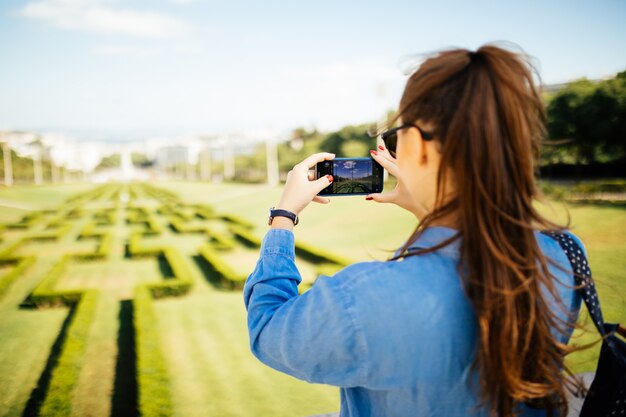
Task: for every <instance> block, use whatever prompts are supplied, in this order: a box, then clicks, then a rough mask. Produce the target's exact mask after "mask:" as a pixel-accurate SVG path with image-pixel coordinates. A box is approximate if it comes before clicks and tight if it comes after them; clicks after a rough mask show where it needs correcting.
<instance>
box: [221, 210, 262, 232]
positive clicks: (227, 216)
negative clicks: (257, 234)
mask: <svg viewBox="0 0 626 417" xmlns="http://www.w3.org/2000/svg"><path fill="white" fill-rule="evenodd" d="M219 218H220V219H222V220H225V221H227V222H229V223H233V224H236V225H239V226H241V227H245V228H246V229H254V225H253V224H252V223H250V222H249V221H247V220H246V219H244V218H241V217H239V216H235V215H234V214H221V215H220V216H219Z"/></svg>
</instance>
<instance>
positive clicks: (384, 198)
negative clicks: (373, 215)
mask: <svg viewBox="0 0 626 417" xmlns="http://www.w3.org/2000/svg"><path fill="white" fill-rule="evenodd" d="M370 153H371V154H372V158H374V160H375V161H376V162H378V163H379V164H380V165H382V167H383V168H385V169H386V170H387V172H389V174H390V175H393V176H394V177H395V178H396V180H397V183H396V187H395V188H394V189H393V190H392V191H390V192H388V193H374V194H369V195H368V196H367V197H365V199H366V200H373V201H376V202H378V203H393V204H396V205H398V206H400V207H402V208H403V209H405V210H409V211H411V212H414V211H413V208H414V206H415V202H414V201H413V200H412V198H411V194H410V193H409V192H408V190H407V189H406V187H405V185H404V183H403V182H402V176H401V175H400V169H399V168H398V165H397V164H396V158H394V157H393V156H391V154H390V153H389V151H388V150H387V149H386V148H385V147H384V146H382V145H380V146H378V150H377V151H370Z"/></svg>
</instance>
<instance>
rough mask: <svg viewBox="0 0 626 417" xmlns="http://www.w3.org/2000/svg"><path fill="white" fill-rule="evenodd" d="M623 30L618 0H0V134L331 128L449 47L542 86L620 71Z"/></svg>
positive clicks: (373, 112) (379, 109)
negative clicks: (519, 53)
mask: <svg viewBox="0 0 626 417" xmlns="http://www.w3.org/2000/svg"><path fill="white" fill-rule="evenodd" d="M624 22H626V2H624V1H623V0H599V1H594V2H590V1H524V2H504V1H472V2H469V1H456V2H453V1H447V2H446V1H429V2H421V1H392V0H388V1H385V2H382V1H378V2H371V1H343V2H338V1H325V0H321V1H320V0H318V1H307V2H295V1H249V2H247V1H246V2H243V1H224V0H195V1H194V0H155V1H135V0H31V1H17V0H4V1H2V2H0V91H1V92H2V93H1V94H0V130H3V129H30V130H55V129H56V130H60V131H69V132H71V131H76V132H97V131H111V132H119V134H120V135H123V134H128V133H123V132H131V131H134V132H142V133H141V134H145V132H154V133H156V132H163V133H170V132H175V133H185V132H212V131H223V130H233V129H239V128H264V129H267V128H269V129H276V130H286V129H291V128H295V127H298V126H317V127H319V128H321V129H333V128H338V127H341V126H343V125H346V124H351V123H362V122H368V121H372V120H377V119H378V118H380V116H381V115H382V114H383V112H384V111H385V110H386V109H389V108H392V107H393V106H394V105H395V104H396V103H397V101H398V99H399V95H400V92H401V90H402V85H403V82H404V80H405V75H404V74H403V73H402V71H401V69H402V65H401V63H402V62H403V59H404V58H406V57H407V56H411V55H413V54H418V53H424V52H429V51H434V50H437V49H441V48H446V47H450V46H461V47H468V48H477V47H478V46H480V45H481V44H483V43H486V42H490V41H498V40H506V41H512V42H515V43H517V44H518V45H520V46H521V47H522V48H523V49H524V50H525V51H526V52H527V53H529V54H530V55H532V56H534V57H535V58H536V60H537V64H538V68H539V71H540V75H541V77H542V79H543V81H544V82H545V83H555V82H564V81H568V80H572V79H575V78H579V77H584V76H586V77H588V78H600V77H604V76H608V75H611V74H613V73H615V72H617V71H622V70H625V69H626V46H625V45H626V24H624Z"/></svg>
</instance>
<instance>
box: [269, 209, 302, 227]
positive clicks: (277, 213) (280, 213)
mask: <svg viewBox="0 0 626 417" xmlns="http://www.w3.org/2000/svg"><path fill="white" fill-rule="evenodd" d="M274 217H287V218H288V219H291V221H293V225H294V226H295V225H297V224H298V220H299V219H298V215H297V214H295V213H292V212H291V211H289V210H282V209H274V207H272V208H270V216H269V221H268V223H267V224H269V225H271V224H272V220H273V219H274Z"/></svg>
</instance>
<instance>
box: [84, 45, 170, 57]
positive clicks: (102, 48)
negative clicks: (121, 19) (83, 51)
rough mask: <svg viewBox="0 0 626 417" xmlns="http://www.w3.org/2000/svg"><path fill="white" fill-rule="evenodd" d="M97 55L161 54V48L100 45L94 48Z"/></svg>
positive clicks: (139, 55) (147, 55) (140, 55)
mask: <svg viewBox="0 0 626 417" xmlns="http://www.w3.org/2000/svg"><path fill="white" fill-rule="evenodd" d="M93 52H94V53H95V54H97V55H103V56H124V57H127V56H135V57H150V56H155V55H158V54H159V50H158V49H156V48H153V47H148V46H137V45H99V46H96V47H95V48H94V49H93Z"/></svg>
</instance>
